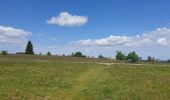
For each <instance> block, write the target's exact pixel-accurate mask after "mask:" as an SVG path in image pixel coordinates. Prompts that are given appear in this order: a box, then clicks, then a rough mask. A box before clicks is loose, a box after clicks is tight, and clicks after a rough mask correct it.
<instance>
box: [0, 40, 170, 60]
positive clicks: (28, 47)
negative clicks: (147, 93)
mask: <svg viewBox="0 0 170 100" xmlns="http://www.w3.org/2000/svg"><path fill="white" fill-rule="evenodd" d="M1 54H2V55H7V54H8V52H7V51H5V50H3V51H1ZM16 54H29V55H34V49H33V44H32V42H31V41H28V43H27V45H26V49H25V52H24V53H23V52H17V53H16ZM40 55H41V53H40ZM46 55H47V56H51V55H52V54H51V52H50V51H48V52H47V54H46ZM63 56H65V55H64V54H63ZM70 56H71V57H87V56H86V55H83V53H82V52H80V51H77V52H75V53H72V54H71V55H70ZM88 58H89V57H88ZM93 58H94V57H93ZM98 58H99V59H107V57H104V56H103V55H101V54H100V55H99V56H98ZM115 58H116V60H118V61H127V62H138V61H140V60H142V58H141V57H140V56H139V55H138V54H137V53H136V52H135V51H133V52H130V53H128V54H127V55H126V54H125V53H123V52H122V51H116V56H115ZM147 61H148V62H152V63H154V62H155V61H156V60H155V58H154V57H151V56H148V58H147ZM167 62H168V63H170V60H169V59H168V60H167Z"/></svg>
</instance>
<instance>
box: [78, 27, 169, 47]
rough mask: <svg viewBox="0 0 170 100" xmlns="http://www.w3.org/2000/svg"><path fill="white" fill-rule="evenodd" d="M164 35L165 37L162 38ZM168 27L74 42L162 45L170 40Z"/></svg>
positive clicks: (104, 44) (167, 43)
mask: <svg viewBox="0 0 170 100" xmlns="http://www.w3.org/2000/svg"><path fill="white" fill-rule="evenodd" d="M164 37H166V38H164ZM168 40H170V29H168V28H158V29H156V30H155V31H150V32H146V33H143V34H142V35H136V36H115V35H111V36H109V37H106V38H102V39H95V40H92V39H87V40H79V41H76V43H79V44H81V45H91V46H135V47H140V46H151V45H157V44H160V45H163V46H169V45H170V42H169V41H168Z"/></svg>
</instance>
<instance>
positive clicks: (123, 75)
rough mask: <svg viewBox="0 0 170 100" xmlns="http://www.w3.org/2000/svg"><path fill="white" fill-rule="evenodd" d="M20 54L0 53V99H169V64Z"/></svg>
mask: <svg viewBox="0 0 170 100" xmlns="http://www.w3.org/2000/svg"><path fill="white" fill-rule="evenodd" d="M22 57H23V56H18V55H17V56H16V55H12V56H11V55H8V56H0V99H1V100H124V99H125V100H127V99H128V100H169V99H170V65H166V64H164V65H158V64H123V63H122V64H120V63H119V64H116V63H114V62H113V61H110V60H109V61H107V60H96V59H86V58H72V57H55V56H53V57H47V56H38V57H36V56H27V57H26V56H24V57H23V58H22ZM30 57H31V59H33V60H30ZM108 62H110V63H111V64H107V63H108Z"/></svg>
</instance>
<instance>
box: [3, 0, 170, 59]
mask: <svg viewBox="0 0 170 100" xmlns="http://www.w3.org/2000/svg"><path fill="white" fill-rule="evenodd" d="M169 4H170V1H169V0H126V1H125V0H0V39H1V40H0V44H1V45H0V49H1V50H8V51H9V52H18V51H24V49H25V45H26V42H27V40H31V41H32V42H33V44H34V50H35V52H37V53H39V52H42V53H46V52H47V51H51V52H52V53H53V54H63V53H65V54H70V53H71V52H75V51H82V52H83V53H84V54H87V55H90V56H98V55H99V54H103V55H104V56H108V57H113V56H114V55H115V51H116V50H122V51H124V52H125V53H128V52H130V51H136V52H137V53H139V54H140V56H142V57H143V58H146V57H147V56H148V55H151V56H155V57H156V58H160V59H168V58H170V53H169V50H170V41H169V40H170V10H169V9H170V6H169ZM52 18H54V20H52ZM64 18H65V19H66V21H65V20H64V21H63V19H64ZM21 30H22V31H21ZM145 34H146V35H145Z"/></svg>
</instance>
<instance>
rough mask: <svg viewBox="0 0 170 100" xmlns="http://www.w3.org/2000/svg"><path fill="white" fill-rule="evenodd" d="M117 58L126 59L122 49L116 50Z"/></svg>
mask: <svg viewBox="0 0 170 100" xmlns="http://www.w3.org/2000/svg"><path fill="white" fill-rule="evenodd" d="M116 53H117V54H116V59H117V60H125V59H126V55H125V54H124V53H122V51H116Z"/></svg>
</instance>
